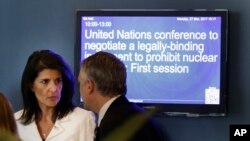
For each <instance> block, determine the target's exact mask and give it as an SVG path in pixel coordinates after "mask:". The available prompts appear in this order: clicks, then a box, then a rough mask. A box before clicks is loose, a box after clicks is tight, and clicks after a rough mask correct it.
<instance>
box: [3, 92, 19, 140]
mask: <svg viewBox="0 0 250 141" xmlns="http://www.w3.org/2000/svg"><path fill="white" fill-rule="evenodd" d="M12 140H13V141H15V140H18V133H17V126H16V121H15V119H14V114H13V109H12V106H11V104H10V102H9V101H8V99H7V98H6V97H5V96H4V94H3V93H1V92H0V141H12Z"/></svg>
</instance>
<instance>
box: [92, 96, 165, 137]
mask: <svg viewBox="0 0 250 141" xmlns="http://www.w3.org/2000/svg"><path fill="white" fill-rule="evenodd" d="M142 112H144V110H143V109H142V108H140V107H139V106H137V105H136V104H134V103H131V102H129V101H128V99H127V98H126V97H125V96H120V97H118V98H117V99H116V100H115V101H114V102H113V103H112V104H111V105H110V107H109V108H108V110H107V111H106V113H105V115H104V117H103V119H102V120H101V123H100V126H99V127H98V134H97V138H96V141H101V140H102V139H104V138H105V137H106V136H107V135H109V134H112V131H113V130H114V129H115V128H116V127H119V126H121V125H122V124H123V123H124V122H126V121H127V120H128V119H129V118H130V117H132V116H135V115H137V114H139V113H142ZM131 127H133V125H131ZM124 134H126V131H125V132H124ZM129 141H163V136H162V134H161V130H160V129H159V127H157V125H156V123H155V122H154V121H153V120H152V119H150V120H148V121H147V122H146V123H145V124H144V125H143V126H142V128H140V129H139V131H137V132H136V133H135V135H134V136H133V137H132V138H131V139H130V140H129Z"/></svg>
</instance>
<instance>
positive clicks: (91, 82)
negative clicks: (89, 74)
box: [87, 79, 95, 94]
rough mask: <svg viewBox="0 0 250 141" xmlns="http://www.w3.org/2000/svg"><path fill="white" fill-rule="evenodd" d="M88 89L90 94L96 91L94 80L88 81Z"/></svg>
mask: <svg viewBox="0 0 250 141" xmlns="http://www.w3.org/2000/svg"><path fill="white" fill-rule="evenodd" d="M87 88H88V90H89V94H91V93H92V92H93V91H94V90H95V84H94V82H93V81H92V80H90V79H88V80H87Z"/></svg>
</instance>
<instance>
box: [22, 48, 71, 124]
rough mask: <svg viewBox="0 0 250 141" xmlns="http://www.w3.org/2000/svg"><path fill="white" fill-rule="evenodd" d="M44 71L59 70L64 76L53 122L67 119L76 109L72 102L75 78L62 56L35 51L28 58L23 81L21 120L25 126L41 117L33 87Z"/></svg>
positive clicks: (50, 52) (46, 51)
mask: <svg viewBox="0 0 250 141" xmlns="http://www.w3.org/2000/svg"><path fill="white" fill-rule="evenodd" d="M44 69H54V70H58V71H59V72H61V74H62V81H63V88H62V94H61V99H60V101H59V103H58V104H57V105H56V107H55V111H54V114H53V119H52V120H53V121H55V120H56V119H61V118H63V117H65V116H66V115H67V114H68V113H70V112H71V111H72V110H73V109H74V107H75V105H74V104H73V100H72V99H73V95H74V85H75V78H74V75H73V73H72V72H71V70H70V67H69V66H68V65H67V63H66V62H65V61H64V59H63V58H62V57H61V56H60V55H58V54H56V53H54V52H52V51H50V50H41V51H35V52H33V54H31V55H30V57H29V58H28V61H27V64H26V66H25V69H24V72H23V75H22V80H21V91H22V96H23V104H24V109H23V114H22V116H21V117H20V119H21V120H22V122H23V124H29V123H30V122H32V121H33V120H35V119H37V118H39V116H40V115H41V110H40V108H39V106H38V103H37V99H36V97H35V94H34V92H32V90H31V87H32V85H33V83H34V81H35V79H36V77H37V76H38V74H39V73H40V72H41V71H43V70H44Z"/></svg>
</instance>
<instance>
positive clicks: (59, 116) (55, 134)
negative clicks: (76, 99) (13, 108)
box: [15, 50, 95, 141]
mask: <svg viewBox="0 0 250 141" xmlns="http://www.w3.org/2000/svg"><path fill="white" fill-rule="evenodd" d="M74 83H75V78H74V76H73V74H72V72H71V70H70V68H69V66H68V65H67V64H66V62H65V61H64V59H63V58H62V57H61V56H60V55H58V54H56V53H54V52H52V51H50V50H41V51H35V52H34V53H33V54H31V56H30V57H29V59H28V62H27V64H26V66H25V69H24V72H23V75H22V81H21V90H22V96H23V104H24V107H23V109H22V110H20V111H18V112H17V113H15V117H16V119H17V125H18V131H19V135H20V138H21V139H22V140H23V141H41V140H42V141H45V140H46V141H59V140H60V141H91V140H93V138H94V128H95V119H94V115H93V113H92V112H90V111H87V110H84V109H82V108H79V107H76V106H75V105H74V104H73V101H72V98H73V94H74Z"/></svg>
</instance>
